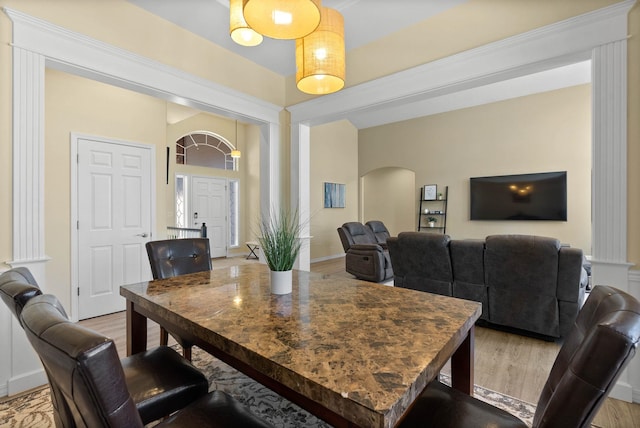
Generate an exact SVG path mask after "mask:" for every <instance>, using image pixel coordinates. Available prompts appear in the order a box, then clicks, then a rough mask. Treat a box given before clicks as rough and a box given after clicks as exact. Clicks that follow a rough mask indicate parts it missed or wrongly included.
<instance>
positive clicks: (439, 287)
mask: <svg viewBox="0 0 640 428" xmlns="http://www.w3.org/2000/svg"><path fill="white" fill-rule="evenodd" d="M450 240H451V239H450V238H449V236H448V235H440V234H435V233H425V232H402V233H400V234H399V235H398V236H397V237H391V238H389V239H388V240H387V245H388V247H389V255H390V256H391V264H392V266H393V272H394V276H395V281H394V282H395V285H396V286H397V287H404V288H412V289H414V290H421V291H428V292H430V293H437V294H442V295H446V296H451V295H452V288H451V284H452V282H453V270H452V268H451V256H450V254H449V242H450Z"/></svg>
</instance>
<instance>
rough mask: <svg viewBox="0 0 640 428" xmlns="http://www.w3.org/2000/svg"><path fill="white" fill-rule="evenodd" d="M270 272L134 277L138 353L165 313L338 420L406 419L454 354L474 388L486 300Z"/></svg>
mask: <svg viewBox="0 0 640 428" xmlns="http://www.w3.org/2000/svg"><path fill="white" fill-rule="evenodd" d="M269 278H270V275H269V268H268V267H267V266H266V265H265V264H262V263H258V262H256V263H252V264H246V265H239V266H230V267H225V268H220V269H213V270H212V271H207V272H199V273H194V274H188V275H180V276H176V277H172V278H167V279H161V280H153V281H145V282H140V283H136V284H128V285H123V286H122V287H121V288H120V294H121V295H122V296H123V297H124V298H125V299H126V308H127V313H126V328H127V354H128V355H131V354H135V353H138V352H142V351H144V350H146V348H147V330H148V320H149V319H150V320H153V321H155V322H157V323H158V324H160V325H162V326H164V327H166V328H167V329H168V330H169V331H173V332H176V333H177V334H179V335H180V337H182V338H185V339H187V340H189V341H190V342H192V343H193V344H195V345H196V346H198V347H199V348H201V349H203V350H205V351H207V352H209V353H210V354H211V355H213V356H214V357H216V358H218V359H220V360H222V361H223V362H225V363H227V364H229V365H230V366H232V367H234V368H235V369H237V370H239V371H240V372H242V373H244V374H246V375H248V376H250V377H252V378H253V379H255V380H256V381H258V382H260V383H261V384H263V385H264V386H266V387H268V388H270V389H272V390H273V391H275V392H276V393H278V394H280V395H281V396H283V397H285V398H287V399H288V400H290V401H292V402H294V403H296V404H297V405H299V406H300V407H302V408H304V409H306V410H307V411H309V412H310V413H312V414H314V415H316V416H318V417H319V418H321V419H323V420H325V421H326V422H328V423H329V424H331V425H333V426H336V427H381V428H382V427H393V426H396V425H397V424H398V423H399V422H400V421H401V420H402V417H403V415H404V414H405V413H406V412H407V411H408V410H409V409H410V408H411V405H412V404H413V402H414V401H415V400H416V398H418V397H419V396H420V394H421V392H422V391H423V390H424V388H425V387H426V386H427V385H428V384H429V383H430V382H432V381H433V380H435V379H437V378H438V375H439V373H440V371H441V369H442V368H443V367H444V366H445V364H446V363H447V362H448V361H449V360H450V361H451V383H452V386H453V387H454V388H457V389H459V390H461V391H463V392H465V393H467V394H473V362H474V323H475V321H476V320H477V319H478V318H479V317H480V314H481V311H482V309H481V304H480V303H477V302H471V301H467V300H461V299H457V298H453V297H447V296H440V295H435V294H431V293H426V292H422V291H416V290H410V289H405V288H399V287H393V286H388V285H383V284H376V283H371V282H365V281H360V280H356V279H351V278H345V277H343V276H339V275H324V274H320V273H312V272H307V271H297V270H294V271H293V291H292V292H291V293H289V294H285V295H277V294H272V293H271V290H270V284H269V281H270V280H269Z"/></svg>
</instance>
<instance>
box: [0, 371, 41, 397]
mask: <svg viewBox="0 0 640 428" xmlns="http://www.w3.org/2000/svg"><path fill="white" fill-rule="evenodd" d="M46 383H47V375H46V374H45V372H44V369H38V370H34V371H31V372H28V373H25V374H22V375H20V376H16V377H13V378H11V379H9V381H8V382H7V385H6V386H5V391H4V395H2V394H0V397H2V396H5V395H14V394H18V393H20V392H23V391H27V390H29V389H33V388H36V387H38V386H42V385H45V384H46ZM1 392H2V390H0V393H1Z"/></svg>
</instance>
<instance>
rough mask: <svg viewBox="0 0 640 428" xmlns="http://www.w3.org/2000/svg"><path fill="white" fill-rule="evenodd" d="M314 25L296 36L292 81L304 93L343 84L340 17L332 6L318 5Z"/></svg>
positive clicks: (322, 91) (326, 91)
mask: <svg viewBox="0 0 640 428" xmlns="http://www.w3.org/2000/svg"><path fill="white" fill-rule="evenodd" d="M320 14H321V19H320V25H319V26H318V28H317V29H316V30H315V31H314V32H313V33H311V34H309V35H308V36H306V37H303V38H300V39H297V40H296V83H297V86H298V89H299V90H301V91H302V92H305V93H307V94H314V95H323V94H330V93H332V92H336V91H339V90H340V89H342V88H343V87H344V77H345V52H344V19H343V18H342V15H341V14H340V12H338V11H337V10H335V9H329V8H327V7H323V8H321V9H320Z"/></svg>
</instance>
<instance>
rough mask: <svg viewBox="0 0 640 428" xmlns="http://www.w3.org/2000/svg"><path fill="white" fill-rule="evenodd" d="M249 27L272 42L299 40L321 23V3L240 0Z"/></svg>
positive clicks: (313, 1) (319, 0) (288, 0)
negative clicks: (271, 39)
mask: <svg viewBox="0 0 640 428" xmlns="http://www.w3.org/2000/svg"><path fill="white" fill-rule="evenodd" d="M242 2H243V8H242V10H243V15H244V19H245V20H246V22H247V24H248V25H249V27H251V28H252V29H253V30H254V31H256V32H258V33H260V34H262V35H263V36H267V37H271V38H274V39H298V38H301V37H304V36H306V35H307V34H309V33H311V32H312V31H313V30H315V29H316V28H317V27H318V24H319V23H320V9H321V6H322V0H242Z"/></svg>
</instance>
